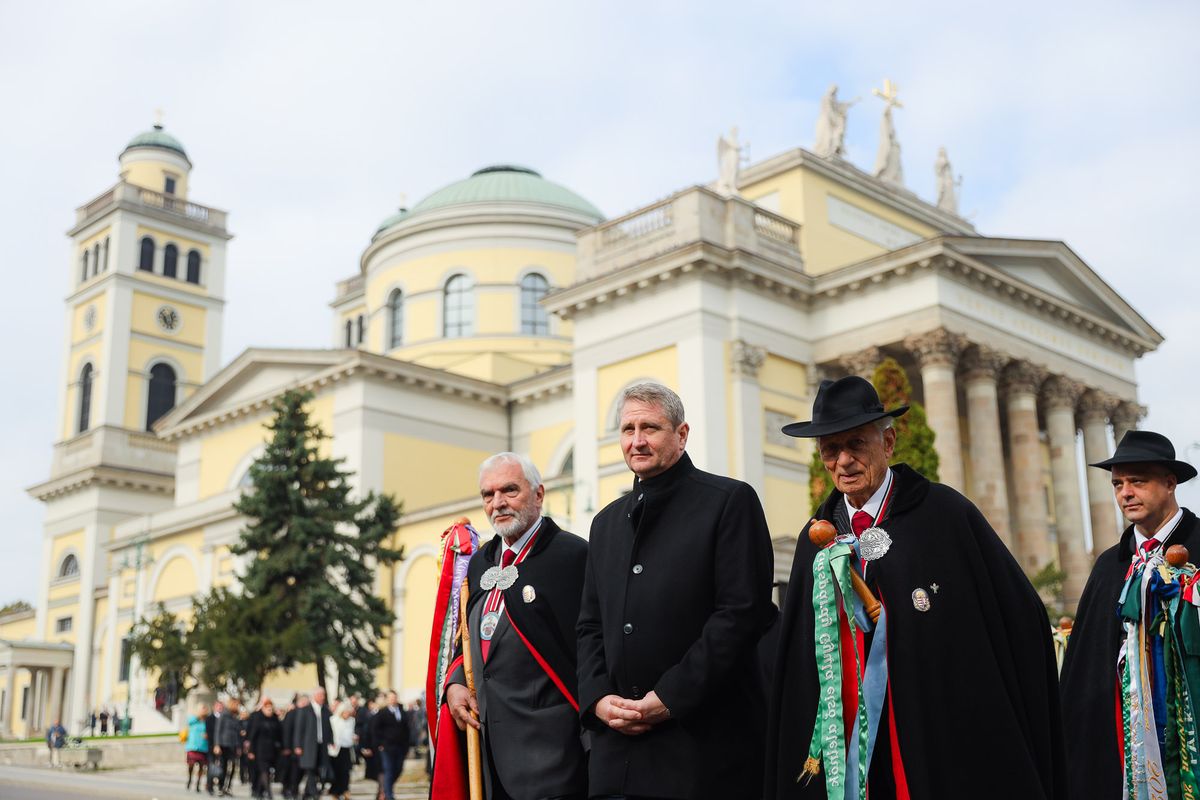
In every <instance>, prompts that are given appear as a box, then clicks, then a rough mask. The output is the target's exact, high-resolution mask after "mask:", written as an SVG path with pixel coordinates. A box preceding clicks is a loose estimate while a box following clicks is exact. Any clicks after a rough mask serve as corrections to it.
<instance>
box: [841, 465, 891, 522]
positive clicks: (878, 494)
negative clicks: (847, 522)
mask: <svg viewBox="0 0 1200 800" xmlns="http://www.w3.org/2000/svg"><path fill="white" fill-rule="evenodd" d="M891 486H892V468H891V467H888V471H887V475H885V476H884V477H883V483H881V484H879V488H878V489H876V490H875V494H873V495H871V499H870V500H868V501H867V502H866V503H865V504H863V507H862V508H855V507H854V506H853V505H851V504H850V498H849V497H847V496H846V495H842V500H843V501H844V502H845V503H846V513H848V514H849V515H850V518H851V519H853V518H854V512H855V511H865V512H867V513H868V514H870V515H871V519H875V518H876V517H878V516H879V507H880V506H882V505H883V499H884V498H885V497H887V493H888V489H890V488H891Z"/></svg>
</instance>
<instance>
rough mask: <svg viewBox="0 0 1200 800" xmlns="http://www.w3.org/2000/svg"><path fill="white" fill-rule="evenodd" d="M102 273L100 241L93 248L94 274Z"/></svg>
mask: <svg viewBox="0 0 1200 800" xmlns="http://www.w3.org/2000/svg"><path fill="white" fill-rule="evenodd" d="M99 274H100V243H99V242H96V246H95V247H94V248H93V249H92V275H99Z"/></svg>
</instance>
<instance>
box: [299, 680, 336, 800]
mask: <svg viewBox="0 0 1200 800" xmlns="http://www.w3.org/2000/svg"><path fill="white" fill-rule="evenodd" d="M296 711H297V716H296V727H295V733H294V737H295V738H294V740H293V748H292V752H293V753H294V754H295V755H296V757H297V758H298V759H299V763H300V769H301V771H302V772H303V773H304V795H303V796H304V798H305V800H308V799H309V798H313V799H314V800H315V798H317V797H319V796H320V794H321V784H322V783H323V782H324V779H325V777H326V776H328V775H332V767H331V765H330V762H329V749H328V748H329V745H330V744H331V743H332V742H333V726H332V724H331V723H330V721H329V720H330V717H331V715H330V713H329V706H327V705H325V689H324V688H322V687H320V686H318V687H317V688H316V689H314V690H313V693H312V702H311V703H310V704H309V706H308V707H307V708H297V709H296Z"/></svg>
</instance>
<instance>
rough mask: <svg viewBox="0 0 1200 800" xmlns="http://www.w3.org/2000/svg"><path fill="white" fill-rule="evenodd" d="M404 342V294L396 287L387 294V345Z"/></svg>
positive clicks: (392, 345)
mask: <svg viewBox="0 0 1200 800" xmlns="http://www.w3.org/2000/svg"><path fill="white" fill-rule="evenodd" d="M402 344H404V294H403V293H402V292H401V291H400V290H399V289H396V290H395V291H393V292H392V293H391V295H389V296H388V347H389V348H391V347H399V346H400V345H402Z"/></svg>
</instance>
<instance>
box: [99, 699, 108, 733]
mask: <svg viewBox="0 0 1200 800" xmlns="http://www.w3.org/2000/svg"><path fill="white" fill-rule="evenodd" d="M100 735H101V736H108V709H106V708H104V707H103V706H101V707H100Z"/></svg>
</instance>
